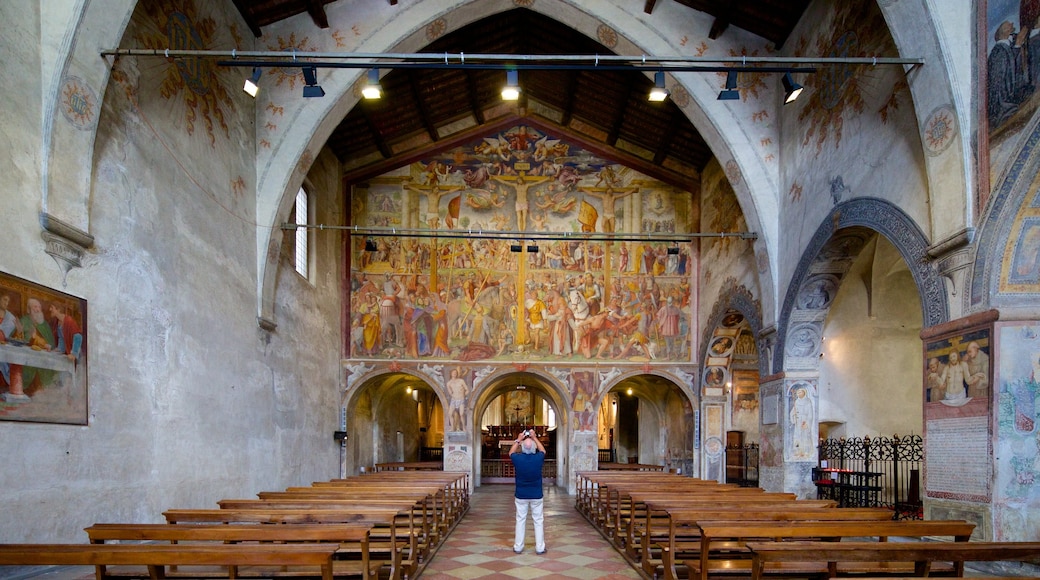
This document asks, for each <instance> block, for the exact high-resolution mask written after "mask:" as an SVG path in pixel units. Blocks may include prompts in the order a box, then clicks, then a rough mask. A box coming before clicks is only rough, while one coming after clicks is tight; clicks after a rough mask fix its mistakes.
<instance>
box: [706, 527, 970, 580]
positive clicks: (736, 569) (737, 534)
mask: <svg viewBox="0 0 1040 580" xmlns="http://www.w3.org/2000/svg"><path fill="white" fill-rule="evenodd" d="M835 511H841V510H835ZM697 527H698V528H700V536H701V546H700V553H699V558H697V559H687V560H685V564H686V565H687V567H688V568H689V570H690V577H691V578H694V577H700V578H701V579H702V580H707V578H708V575H709V574H716V575H717V574H722V573H725V574H743V575H748V574H750V572H751V557H750V551H749V550H748V548H747V547H746V543H747V542H749V541H753V540H770V541H781V540H797V539H826V540H833V541H838V540H842V539H844V538H863V537H876V538H878V540H879V541H884V540H887V539H888V538H890V537H903V538H917V539H921V538H925V537H933V536H936V537H946V538H952V539H953V540H954V541H957V542H967V541H968V539H969V538H970V537H971V534H972V532H973V531H974V529H975V524H973V523H969V522H966V521H961V520H903V521H887V522H849V521H837V522H834V521H813V522H752V521H717V522H711V521H700V522H698V524H697ZM713 544H717V546H715V545H713ZM713 556H715V557H713ZM777 566H780V567H781V568H785V566H783V565H782V564H777ZM786 568H790V567H786ZM823 568H824V569H823V570H822V572H821V571H820V570H818V569H814V570H803V569H798V570H797V572H798V573H802V572H805V573H807V574H821V573H826V572H827V570H826V566H824V567H823ZM782 571H783V572H786V573H794V572H795V571H794V570H790V569H784V570H782ZM897 572H898V569H895V568H892V567H890V566H886V567H881V568H880V569H878V570H876V571H873V570H871V569H863V570H861V573H863V574H874V575H878V574H894V573H897ZM909 572H911V573H912V572H913V569H912V568H911V569H910V570H909ZM943 572H951V573H953V574H955V575H957V576H963V575H964V563H963V562H959V563H955V564H954V566H953V569H952V570H943Z"/></svg>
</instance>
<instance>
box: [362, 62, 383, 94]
mask: <svg viewBox="0 0 1040 580" xmlns="http://www.w3.org/2000/svg"><path fill="white" fill-rule="evenodd" d="M361 95H362V96H364V97H365V98H366V99H369V100H372V99H379V98H382V96H383V87H382V86H380V85H379V69H377V68H373V69H369V70H368V82H366V83H365V86H363V87H361Z"/></svg>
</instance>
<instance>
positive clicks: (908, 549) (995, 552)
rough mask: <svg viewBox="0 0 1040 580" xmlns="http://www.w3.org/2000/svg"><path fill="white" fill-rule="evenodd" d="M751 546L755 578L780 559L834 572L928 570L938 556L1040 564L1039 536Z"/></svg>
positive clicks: (952, 559)
mask: <svg viewBox="0 0 1040 580" xmlns="http://www.w3.org/2000/svg"><path fill="white" fill-rule="evenodd" d="M747 548H748V549H749V550H750V551H751V555H752V564H751V573H752V578H753V579H754V580H758V579H759V578H762V577H763V576H764V575H768V574H769V573H770V571H771V569H770V566H771V565H772V566H776V565H777V564H779V563H786V564H793V565H797V563H802V564H807V565H808V566H815V567H818V566H819V565H820V564H823V565H824V568H825V569H827V570H828V574H829V575H830V576H832V577H833V576H834V575H835V574H845V573H864V572H868V573H870V572H871V571H872V570H875V569H879V568H881V567H882V566H883V565H884V564H891V563H899V564H909V563H912V564H913V570H914V575H915V576H928V575H929V574H930V573H931V572H932V569H933V564H934V563H935V562H946V563H952V564H954V569H955V570H960V571H963V566H964V562H1005V561H1006V562H1026V563H1031V564H1040V542H803V541H794V542H748V544H747ZM864 563H866V565H864ZM957 564H959V567H958V566H956V565H957ZM808 566H807V567H808ZM885 567H887V566H885ZM960 575H963V574H960Z"/></svg>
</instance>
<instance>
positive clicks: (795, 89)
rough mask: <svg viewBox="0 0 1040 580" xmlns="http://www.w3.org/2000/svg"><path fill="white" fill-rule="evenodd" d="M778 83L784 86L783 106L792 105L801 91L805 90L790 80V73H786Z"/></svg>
mask: <svg viewBox="0 0 1040 580" xmlns="http://www.w3.org/2000/svg"><path fill="white" fill-rule="evenodd" d="M780 82H782V83H783V84H784V104H785V105H786V104H789V103H793V102H794V100H795V99H797V98H798V95H800V94H802V90H803V89H804V88H805V87H803V86H802V85H800V84H798V83H796V82H794V79H792V78H791V73H789V72H786V73H784V76H783V77H782V78H781V79H780Z"/></svg>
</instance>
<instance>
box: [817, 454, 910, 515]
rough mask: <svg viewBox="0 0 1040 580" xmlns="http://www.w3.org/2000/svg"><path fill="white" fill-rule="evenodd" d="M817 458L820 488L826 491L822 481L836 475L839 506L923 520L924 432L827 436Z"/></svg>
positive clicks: (818, 486) (835, 481) (818, 485)
mask: <svg viewBox="0 0 1040 580" xmlns="http://www.w3.org/2000/svg"><path fill="white" fill-rule="evenodd" d="M819 458H820V464H819V467H818V468H816V469H815V470H813V472H814V480H816V481H817V488H818V489H820V490H821V493H823V491H824V488H825V487H827V486H821V485H820V484H819V481H820V480H821V479H823V478H824V477H826V478H827V479H830V478H831V477H833V478H834V483H835V484H836V485H835V486H834V488H835V494H836V497H835V499H838V500H839V505H841V506H843V507H852V506H867V507H869V506H875V507H887V508H890V509H892V510H894V511H895V517H896V518H908V519H921V517H922V513H921V507H922V506H921V462H922V460H923V459H924V442H923V440H922V439H921V436H920V435H905V436H902V437H900V436H899V435H894V436H892V437H891V438H889V437H873V438H871V437H851V438H846V437H842V438H840V439H826V440H823V441H821V442H820V447H819ZM843 486H844V489H843Z"/></svg>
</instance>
